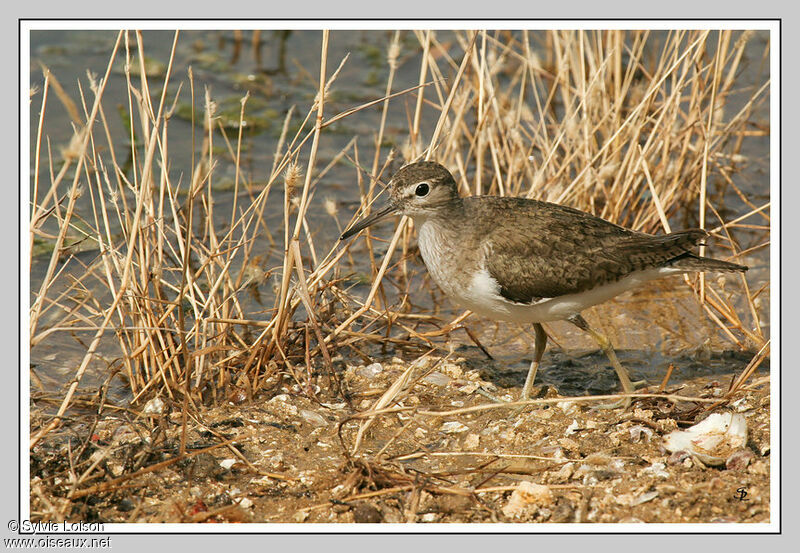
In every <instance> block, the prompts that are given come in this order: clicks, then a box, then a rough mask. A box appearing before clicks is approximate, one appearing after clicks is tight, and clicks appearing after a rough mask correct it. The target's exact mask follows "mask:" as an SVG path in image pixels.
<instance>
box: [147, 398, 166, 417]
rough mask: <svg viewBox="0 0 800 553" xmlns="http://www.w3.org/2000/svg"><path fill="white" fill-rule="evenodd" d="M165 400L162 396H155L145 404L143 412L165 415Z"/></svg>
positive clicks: (150, 414)
mask: <svg viewBox="0 0 800 553" xmlns="http://www.w3.org/2000/svg"><path fill="white" fill-rule="evenodd" d="M164 407H165V404H164V401H163V400H162V399H161V398H160V397H154V398H153V399H151V400H150V401H148V402H147V403H145V405H144V409H143V410H142V412H143V413H144V414H145V415H147V416H150V417H152V416H153V415H163V414H164Z"/></svg>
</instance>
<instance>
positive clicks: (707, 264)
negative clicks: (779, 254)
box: [669, 252, 749, 273]
mask: <svg viewBox="0 0 800 553" xmlns="http://www.w3.org/2000/svg"><path fill="white" fill-rule="evenodd" d="M669 265H670V266H671V267H675V268H676V269H682V270H685V271H686V272H694V271H697V272H705V271H708V272H712V273H743V272H745V271H746V270H747V269H748V268H749V267H747V266H746V265H739V264H737V263H731V262H729V261H722V260H721V259H713V258H711V257H700V256H699V255H695V254H693V253H689V252H687V253H684V254H683V255H679V256H678V257H675V258H673V259H672V260H670V263H669Z"/></svg>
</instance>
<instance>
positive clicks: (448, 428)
mask: <svg viewBox="0 0 800 553" xmlns="http://www.w3.org/2000/svg"><path fill="white" fill-rule="evenodd" d="M467 430H469V426H467V425H465V424H463V423H460V422H458V421H448V422H446V423H444V424H443V425H442V429H441V431H442V432H444V433H445V434H458V433H459V432H466V431H467Z"/></svg>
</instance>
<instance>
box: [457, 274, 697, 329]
mask: <svg viewBox="0 0 800 553" xmlns="http://www.w3.org/2000/svg"><path fill="white" fill-rule="evenodd" d="M680 272H682V271H680V270H676V269H672V268H661V269H650V270H647V271H640V272H637V273H633V274H631V275H628V276H626V277H624V278H622V279H620V280H618V281H616V282H611V283H608V284H603V285H600V286H597V287H595V288H592V289H591V290H587V291H585V292H578V293H575V294H567V295H565V296H558V297H555V298H542V299H540V300H536V301H534V302H532V303H529V304H525V303H517V302H513V301H509V300H507V299H506V298H504V297H503V296H501V295H500V285H499V284H498V283H497V281H496V280H494V279H493V278H492V277H491V275H490V274H489V272H488V271H487V270H485V269H482V270H481V271H479V272H477V273H476V274H475V276H474V277H473V279H472V285H471V286H470V288H469V290H468V291H467V293H465V294H461V295H459V296H453V299H454V300H455V301H457V302H459V303H461V304H462V305H463V306H464V307H466V308H467V309H469V310H470V311H473V312H474V313H477V314H478V315H482V316H484V317H489V318H491V319H497V320H501V321H512V322H517V323H542V322H548V321H560V320H564V319H568V318H569V317H572V316H573V315H577V314H578V313H580V312H581V311H583V310H584V309H586V308H588V307H591V306H593V305H597V304H599V303H603V302H604V301H607V300H609V299H611V298H613V297H614V296H617V295H619V294H621V293H623V292H626V291H628V290H631V289H632V288H635V287H637V286H639V285H640V284H643V283H644V282H647V281H648V280H653V279H655V278H660V277H662V276H667V275H670V274H677V273H680Z"/></svg>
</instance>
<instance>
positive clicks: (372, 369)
mask: <svg viewBox="0 0 800 553" xmlns="http://www.w3.org/2000/svg"><path fill="white" fill-rule="evenodd" d="M382 372H383V365H381V364H380V363H372V364H371V365H367V366H366V367H361V368H359V369H356V374H358V376H362V377H364V378H375V377H376V376H378V375H379V374H381V373H382Z"/></svg>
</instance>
